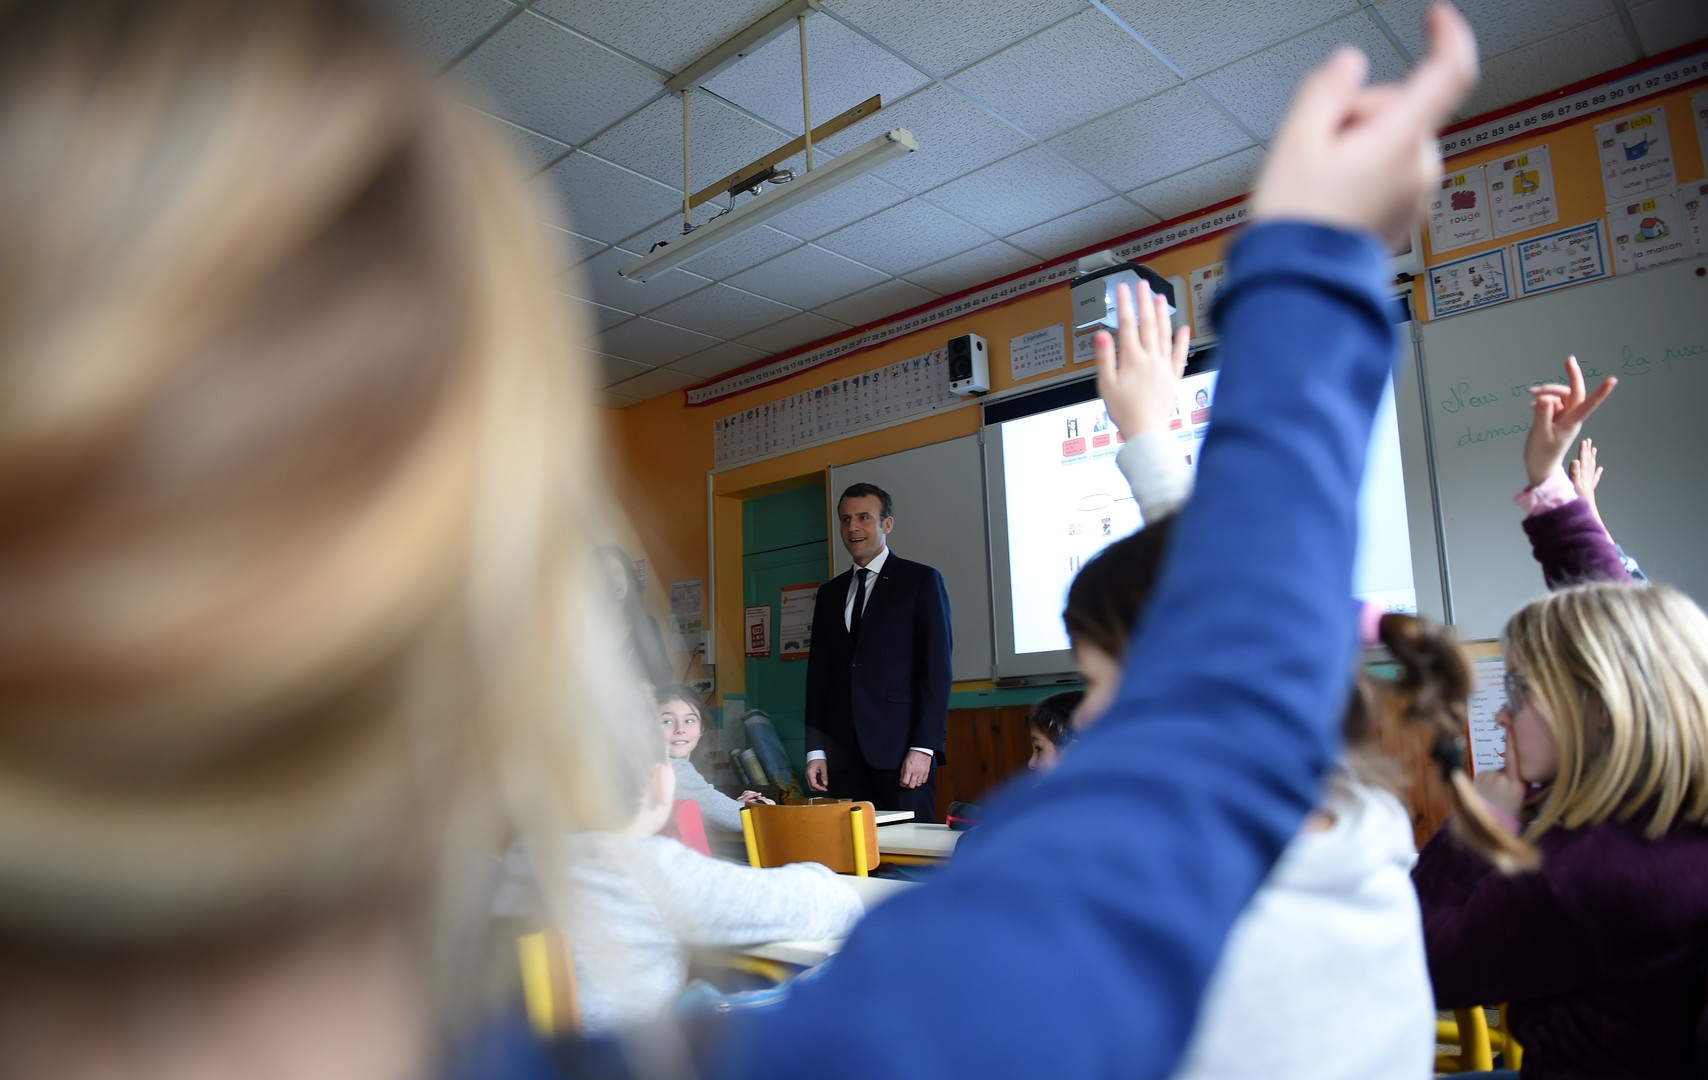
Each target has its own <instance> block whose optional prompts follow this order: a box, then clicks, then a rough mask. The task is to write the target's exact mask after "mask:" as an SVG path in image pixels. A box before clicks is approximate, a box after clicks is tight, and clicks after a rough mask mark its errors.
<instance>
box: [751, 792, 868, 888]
mask: <svg viewBox="0 0 1708 1080" xmlns="http://www.w3.org/2000/svg"><path fill="white" fill-rule="evenodd" d="M874 813H875V812H874V810H873V808H872V804H871V803H869V802H854V803H827V804H823V805H819V806H750V807H747V808H746V809H744V810H743V811H742V812H741V831H742V837H743V839H745V840H746V841H747V861H748V862H749V863H751V864H752V865H754V866H784V865H786V864H788V863H797V862H816V863H823V864H824V865H825V866H828V867H830V868H831V869H832V870H834V871H836V872H837V873H839V874H858V875H859V876H861V877H865V876H866V875H867V874H868V873H869V872H870V871H872V870H875V869H876V868H877V866H878V827H877V819H876V817H875V816H874Z"/></svg>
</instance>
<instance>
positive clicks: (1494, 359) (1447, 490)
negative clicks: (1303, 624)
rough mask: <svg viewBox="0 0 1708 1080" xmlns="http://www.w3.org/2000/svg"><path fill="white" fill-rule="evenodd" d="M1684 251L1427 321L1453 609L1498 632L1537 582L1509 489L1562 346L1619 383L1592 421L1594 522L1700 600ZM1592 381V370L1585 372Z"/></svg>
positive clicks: (1701, 498)
mask: <svg viewBox="0 0 1708 1080" xmlns="http://www.w3.org/2000/svg"><path fill="white" fill-rule="evenodd" d="M1702 267H1708V264H1705V263H1704V262H1703V260H1700V259H1692V260H1689V261H1687V262H1684V263H1675V264H1673V265H1671V266H1664V267H1660V268H1658V269H1653V270H1647V271H1644V272H1641V273H1637V274H1631V275H1624V276H1620V277H1615V278H1611V279H1608V280H1605V281H1598V282H1594V283H1592V284H1589V285H1581V286H1577V287H1575V288H1567V289H1561V290H1560V291H1558V292H1553V293H1546V294H1543V295H1541V296H1537V297H1533V298H1530V299H1527V300H1517V301H1513V302H1511V303H1507V304H1502V305H1500V306H1497V307H1492V308H1488V309H1485V310H1483V311H1478V312H1473V313H1471V314H1468V315H1460V316H1456V317H1453V318H1449V319H1442V320H1439V321H1436V322H1432V323H1429V324H1427V325H1426V326H1425V327H1424V329H1423V337H1422V349H1421V352H1422V364H1423V376H1424V395H1425V396H1424V401H1425V414H1426V415H1427V417H1428V424H1429V433H1430V443H1431V450H1432V454H1431V456H1432V458H1433V461H1434V465H1435V494H1436V500H1437V505H1438V508H1439V518H1440V523H1441V541H1442V548H1443V553H1442V555H1443V562H1444V566H1445V571H1446V576H1447V593H1448V600H1449V605H1450V617H1451V619H1452V622H1453V623H1454V625H1455V627H1456V628H1457V630H1458V632H1459V635H1460V637H1462V638H1466V639H1476V638H1490V637H1496V636H1498V635H1499V633H1500V630H1501V627H1502V626H1503V625H1504V624H1505V622H1506V619H1507V617H1508V616H1509V615H1511V614H1512V612H1513V611H1514V610H1516V609H1517V608H1518V607H1519V606H1521V605H1522V604H1524V603H1525V602H1526V601H1528V600H1530V599H1532V598H1534V597H1537V596H1540V595H1542V594H1543V593H1545V592H1546V588H1545V586H1544V585H1543V583H1542V573H1541V570H1540V568H1539V567H1538V566H1537V565H1536V563H1535V562H1534V561H1533V560H1532V558H1531V556H1530V545H1529V542H1528V541H1527V540H1526V539H1525V536H1524V532H1523V530H1522V528H1521V527H1520V521H1521V516H1520V514H1519V512H1518V510H1517V508H1516V507H1514V506H1513V505H1512V497H1513V496H1514V495H1515V494H1517V493H1518V491H1519V490H1520V489H1521V488H1523V487H1524V485H1525V483H1526V482H1527V481H1526V477H1525V474H1524V463H1523V458H1522V451H1523V447H1524V436H1525V432H1526V431H1527V430H1528V425H1529V422H1530V408H1529V401H1530V395H1529V393H1528V388H1529V386H1531V385H1532V384H1534V383H1539V382H1544V381H1548V382H1555V381H1559V379H1560V376H1561V365H1562V364H1563V363H1564V361H1565V358H1566V356H1567V354H1574V355H1576V356H1577V358H1578V360H1579V362H1580V363H1582V364H1583V365H1584V369H1585V373H1586V374H1588V373H1590V371H1591V369H1594V370H1595V371H1598V372H1600V373H1601V374H1602V375H1604V376H1605V375H1617V376H1618V377H1619V389H1617V390H1616V391H1614V393H1613V397H1612V398H1611V399H1609V401H1608V402H1607V403H1606V404H1605V405H1603V406H1602V407H1601V409H1600V410H1599V411H1598V412H1597V413H1596V414H1595V415H1594V416H1593V417H1591V418H1590V421H1589V423H1588V424H1587V425H1586V426H1585V427H1584V435H1586V436H1588V437H1590V438H1592V439H1594V440H1595V444H1596V447H1597V449H1598V451H1599V452H1600V456H1601V464H1602V466H1603V467H1604V468H1605V469H1606V475H1605V476H1604V477H1603V479H1602V486H1601V488H1600V490H1599V491H1598V492H1597V501H1598V503H1599V504H1600V507H1601V513H1602V517H1603V519H1604V520H1605V521H1606V522H1607V526H1608V529H1609V530H1610V531H1611V533H1612V534H1613V538H1614V539H1615V540H1617V541H1618V542H1619V544H1620V546H1621V547H1623V548H1624V549H1625V551H1626V553H1627V554H1629V555H1631V556H1633V557H1635V558H1636V559H1637V560H1638V562H1639V563H1641V564H1642V567H1643V570H1644V572H1645V573H1646V574H1648V576H1649V577H1650V579H1651V580H1654V581H1656V582H1665V583H1667V584H1670V585H1673V586H1675V587H1677V588H1679V589H1682V590H1683V591H1685V592H1687V593H1690V594H1691V595H1692V596H1693V597H1695V598H1696V599H1697V600H1698V602H1701V601H1702V600H1703V599H1705V598H1708V276H1698V274H1699V273H1702V272H1703V271H1702V270H1699V268H1702ZM1591 381H1592V383H1593V382H1594V381H1596V380H1594V379H1592V380H1591Z"/></svg>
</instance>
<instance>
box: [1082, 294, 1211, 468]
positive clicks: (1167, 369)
mask: <svg viewBox="0 0 1708 1080" xmlns="http://www.w3.org/2000/svg"><path fill="white" fill-rule="evenodd" d="M1115 317H1116V321H1117V333H1118V336H1117V337H1111V336H1110V335H1109V332H1108V331H1106V330H1099V331H1098V332H1097V335H1096V338H1095V340H1094V341H1093V342H1092V345H1093V347H1094V348H1095V349H1096V351H1097V396H1098V397H1100V398H1102V399H1103V404H1104V405H1106V406H1108V408H1109V419H1111V420H1113V421H1115V429H1116V430H1117V431H1119V432H1120V433H1121V434H1122V436H1123V437H1125V438H1129V439H1130V438H1132V437H1133V436H1134V435H1137V434H1138V433H1140V432H1143V431H1167V430H1168V418H1169V414H1170V413H1171V412H1172V411H1173V408H1172V407H1173V404H1174V387H1175V384H1176V383H1178V382H1179V381H1180V376H1181V374H1182V373H1183V372H1185V370H1186V346H1187V344H1188V343H1189V342H1190V341H1191V338H1192V328H1191V327H1189V326H1182V327H1181V328H1180V329H1179V330H1176V331H1174V332H1173V333H1172V334H1170V332H1169V318H1168V301H1167V300H1165V299H1163V298H1162V297H1161V296H1159V295H1156V294H1155V293H1153V292H1152V291H1151V287H1150V282H1148V281H1140V282H1139V295H1138V298H1137V299H1136V300H1135V299H1134V297H1133V292H1132V290H1131V289H1130V288H1128V287H1127V286H1126V285H1117V286H1115ZM1117 344H1119V348H1117Z"/></svg>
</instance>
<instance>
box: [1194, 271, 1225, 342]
mask: <svg viewBox="0 0 1708 1080" xmlns="http://www.w3.org/2000/svg"><path fill="white" fill-rule="evenodd" d="M1189 280H1190V281H1191V282H1192V285H1191V290H1192V336H1193V337H1194V338H1201V337H1208V336H1210V335H1211V334H1214V333H1215V332H1216V328H1215V327H1214V326H1212V325H1211V324H1210V307H1211V306H1212V305H1213V304H1215V302H1216V296H1217V294H1218V293H1220V292H1221V291H1222V286H1223V285H1225V284H1227V281H1228V264H1227V263H1211V264H1210V265H1209V266H1204V267H1200V268H1198V269H1197V270H1194V271H1192V274H1191V276H1190V278H1189Z"/></svg>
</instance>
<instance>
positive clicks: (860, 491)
mask: <svg viewBox="0 0 1708 1080" xmlns="http://www.w3.org/2000/svg"><path fill="white" fill-rule="evenodd" d="M868 495H876V496H877V497H878V505H879V506H881V507H883V511H884V512H883V513H881V514H879V515H878V516H879V517H880V518H887V517H895V516H896V515H895V506H894V504H892V503H891V502H890V493H889V492H887V491H885V490H884V489H883V488H881V487H879V486H878V485H876V484H855V485H853V486H852V487H850V488H849V489H848V490H847V491H844V492H843V493H842V498H840V499H837V500H836V511H837V513H838V514H840V513H841V512H842V504H843V502H845V501H846V500H848V499H864V498H865V497H866V496H868Z"/></svg>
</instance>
